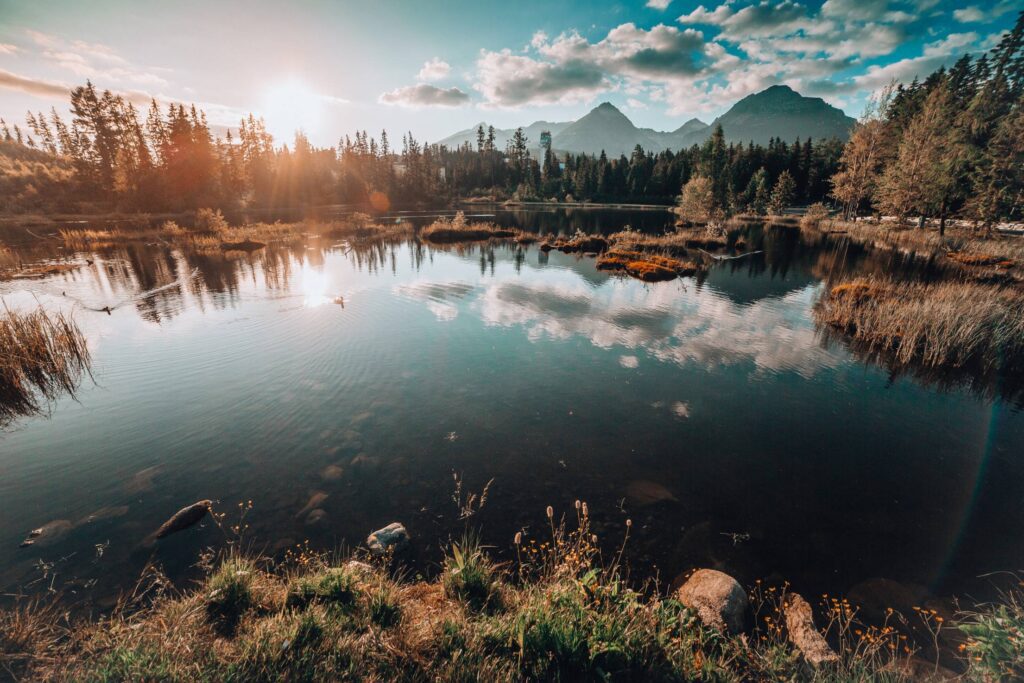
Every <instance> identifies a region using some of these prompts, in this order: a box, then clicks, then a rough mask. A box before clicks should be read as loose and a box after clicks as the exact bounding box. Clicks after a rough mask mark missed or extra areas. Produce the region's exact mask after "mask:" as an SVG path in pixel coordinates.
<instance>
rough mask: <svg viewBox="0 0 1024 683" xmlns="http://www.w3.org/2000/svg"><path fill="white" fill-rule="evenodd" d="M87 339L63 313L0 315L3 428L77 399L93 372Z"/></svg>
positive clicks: (7, 311)
mask: <svg viewBox="0 0 1024 683" xmlns="http://www.w3.org/2000/svg"><path fill="white" fill-rule="evenodd" d="M89 363H90V358H89V349H88V347H87V345H86V340H85V335H83V334H82V331H81V330H80V329H79V328H78V325H76V324H75V322H74V320H73V319H72V318H71V317H70V316H68V315H65V314H64V313H50V312H47V311H44V310H43V309H42V308H38V309H36V310H35V311H29V312H19V311H12V310H10V309H8V308H7V307H6V305H5V306H4V308H3V310H2V311H0V426H2V425H5V424H7V423H9V422H10V421H11V420H13V419H15V418H17V417H20V416H24V415H33V414H36V413H39V412H42V411H43V410H44V409H45V407H46V406H47V405H48V404H49V403H50V402H51V401H53V400H55V399H57V398H58V397H59V396H61V395H64V394H68V395H71V396H73V395H74V394H75V391H76V389H77V387H78V383H79V381H80V380H81V378H82V375H83V374H88V373H89Z"/></svg>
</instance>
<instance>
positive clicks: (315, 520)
mask: <svg viewBox="0 0 1024 683" xmlns="http://www.w3.org/2000/svg"><path fill="white" fill-rule="evenodd" d="M325 519H327V513H326V512H324V511H323V510H321V509H320V508H317V509H316V510H313V511H312V512H310V513H309V515H308V516H307V517H306V524H307V525H308V526H313V525H316V524H319V523H320V522H322V521H324V520H325Z"/></svg>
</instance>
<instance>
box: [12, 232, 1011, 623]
mask: <svg viewBox="0 0 1024 683" xmlns="http://www.w3.org/2000/svg"><path fill="white" fill-rule="evenodd" d="M658 213H659V217H658V218H652V219H651V220H653V221H660V220H663V219H664V216H663V215H662V214H661V213H660V212H658ZM501 220H503V221H505V222H518V223H520V224H524V222H525V227H533V226H532V225H530V224H529V223H530V221H535V220H536V217H535V216H534V217H532V218H531V217H530V216H529V215H525V216H523V217H521V218H516V217H514V216H513V217H509V216H508V215H503V217H502V219H501ZM557 220H559V221H562V224H561V225H559V226H558V227H559V228H560V229H562V230H563V231H564V230H566V229H571V223H567V222H565V217H564V216H562V217H559V218H558V219H557ZM609 220H610V219H609ZM627 220H628V219H627V218H623V219H622V222H626V221H627ZM600 227H601V228H602V229H605V231H611V230H612V229H617V226H615V225H613V224H610V223H609V224H607V225H602V226H600ZM618 227H621V224H620V225H619V226H618ZM745 239H746V240H747V241H748V244H749V245H750V246H749V248H751V249H762V250H763V252H762V253H761V254H757V255H754V256H750V257H747V258H744V259H739V260H734V261H725V262H721V263H717V264H716V265H715V266H714V267H713V268H712V269H711V271H710V272H709V273H707V274H706V275H705V276H702V277H701V278H700V279H699V280H695V279H693V278H688V279H683V280H677V281H674V282H669V283H663V284H656V285H645V284H643V283H640V282H637V281H634V280H629V279H621V278H618V277H613V276H609V275H608V274H607V273H603V272H600V271H598V270H596V268H595V267H594V262H593V260H592V259H588V258H579V257H577V256H576V255H567V254H561V253H559V252H551V253H550V254H544V253H542V252H540V251H538V250H537V249H536V248H528V249H520V248H517V247H514V246H511V245H509V246H495V247H479V246H467V247H465V248H461V249H449V250H439V249H432V248H428V247H426V246H423V245H420V244H418V243H416V242H414V241H406V242H398V243H394V244H388V245H379V246H376V247H372V248H368V249H364V248H355V247H354V246H353V245H350V244H348V243H345V242H343V241H341V242H339V241H332V240H319V239H311V240H310V241H309V243H308V244H306V245H303V246H301V247H298V248H283V247H273V246H272V247H270V248H268V249H266V250H263V251H260V252H257V253H255V254H252V255H241V254H235V255H234V257H230V258H225V257H224V256H223V255H221V254H194V253H185V252H182V251H179V250H177V249H173V248H170V247H168V246H164V245H144V244H132V245H128V246H125V247H118V248H112V249H107V250H102V251H100V252H96V253H90V254H80V255H79V258H81V259H83V260H82V261H81V263H82V265H81V267H80V268H79V269H77V270H75V271H73V272H70V273H67V274H64V275H60V276H56V277H52V278H49V279H46V280H40V281H31V282H25V281H22V282H18V283H13V282H7V283H0V294H2V295H3V297H4V300H5V301H6V302H8V304H9V305H11V306H26V305H33V304H34V300H38V301H40V302H41V303H43V304H44V305H46V306H54V307H65V308H76V317H77V319H78V321H79V323H80V324H81V326H82V327H83V328H84V330H85V331H86V333H87V335H88V337H89V342H90V347H91V349H92V352H93V356H94V368H93V372H94V375H95V384H86V385H85V386H83V388H82V390H81V391H80V393H79V395H78V396H77V401H76V400H71V399H65V400H61V401H59V402H58V403H57V404H56V405H54V406H53V409H52V414H51V415H50V416H49V417H38V418H31V419H24V420H21V421H19V422H18V423H16V424H15V425H14V426H13V427H11V428H9V429H8V430H7V431H6V432H3V433H0V501H2V502H0V511H2V514H0V548H2V549H3V551H2V552H0V588H2V589H3V590H4V591H12V590H15V589H17V588H18V587H25V586H28V587H29V588H28V590H33V589H39V588H41V587H44V586H49V585H52V586H54V587H55V588H58V589H64V590H67V591H73V592H74V593H73V594H74V595H75V596H78V597H83V596H84V597H96V598H97V600H99V601H100V602H101V603H102V602H103V600H104V599H107V598H108V597H109V596H110V595H112V594H113V593H114V592H116V591H117V590H119V589H123V588H127V587H129V586H130V585H131V584H132V582H133V581H134V579H135V578H137V577H138V576H139V573H140V571H141V570H142V569H143V567H144V566H145V565H146V564H147V563H148V562H151V561H152V562H156V563H158V564H159V565H161V566H162V567H163V568H164V569H165V570H166V571H167V572H168V573H169V574H170V575H171V576H172V578H177V579H182V578H184V577H187V576H188V575H189V573H190V569H189V568H190V567H191V566H192V565H193V564H194V563H195V562H196V560H197V558H198V555H199V553H200V552H201V551H202V550H203V549H204V548H205V547H208V546H214V547H218V546H220V545H222V544H223V543H224V541H225V537H226V534H225V532H224V531H222V530H221V529H219V528H218V527H217V526H216V525H214V524H212V523H209V522H207V523H206V524H204V525H203V526H202V527H200V528H197V529H191V530H188V531H185V532H182V533H179V534H177V535H174V536H171V537H169V538H168V539H166V540H164V541H160V542H159V543H158V544H157V545H156V546H154V547H147V544H145V543H143V540H144V539H145V537H146V536H147V535H148V534H150V533H151V532H152V531H153V530H155V529H156V528H157V527H158V526H159V525H160V523H162V522H163V521H164V520H165V519H167V518H168V517H169V516H170V515H171V514H173V513H174V512H175V511H176V510H177V509H179V508H181V507H182V506H184V505H186V504H189V503H191V502H194V501H196V500H199V499H203V498H211V499H215V500H218V501H220V503H219V505H218V509H220V510H223V511H226V512H227V513H228V514H227V520H228V522H231V521H233V520H235V519H237V518H238V507H237V506H238V504H239V502H240V501H250V500H251V501H252V505H253V508H252V510H251V512H249V513H248V515H247V517H246V519H245V524H248V525H249V528H248V530H247V532H246V534H245V536H246V538H247V542H248V543H250V544H252V545H253V546H255V547H256V548H259V549H267V550H271V551H273V552H275V553H278V554H281V553H283V552H284V551H285V550H286V549H288V548H295V546H296V544H302V543H304V542H306V541H308V542H309V545H310V546H312V547H314V548H318V549H324V548H335V547H341V546H345V545H349V546H352V545H358V544H360V543H361V542H362V541H363V539H364V538H365V536H366V534H367V533H368V532H370V531H372V530H373V529H376V528H379V527H382V526H384V525H385V524H387V523H389V522H392V521H395V520H399V521H402V522H403V523H404V524H405V525H406V526H407V527H408V528H409V530H410V532H411V533H412V534H413V536H414V537H415V539H416V548H417V555H416V563H417V564H416V567H417V570H418V571H422V572H430V571H431V569H432V567H434V566H436V564H435V563H436V562H437V561H438V560H439V559H440V554H439V551H438V547H439V544H440V543H441V541H443V540H444V539H447V538H448V537H449V536H457V535H459V534H461V532H462V531H463V530H464V529H465V528H466V526H467V525H469V526H471V527H473V528H481V529H482V530H483V537H484V540H485V542H487V543H489V544H491V545H493V546H495V548H496V552H498V553H499V554H504V556H506V557H508V556H509V554H510V550H511V539H512V536H513V535H514V534H515V532H516V531H517V530H520V529H525V530H526V532H527V535H528V537H529V536H530V535H533V536H534V537H537V538H541V537H542V536H543V532H544V529H545V528H546V519H545V517H544V508H545V506H547V505H549V504H550V505H553V506H554V507H555V509H556V511H558V514H563V513H564V514H567V515H572V514H573V513H572V504H573V501H574V500H575V499H583V500H586V501H588V503H589V507H590V510H591V513H592V516H593V517H594V519H595V528H596V530H597V533H598V534H599V537H600V539H601V545H602V546H603V547H604V548H605V549H606V550H607V551H609V552H614V551H616V550H617V549H618V547H619V544H620V542H621V539H622V534H623V532H624V530H625V525H624V522H625V520H626V519H627V518H630V519H632V520H633V522H634V524H633V527H632V530H631V532H630V538H629V541H628V543H627V546H626V556H627V558H628V559H629V562H630V564H631V565H632V566H633V568H634V572H635V573H636V574H637V575H638V576H647V575H655V574H657V575H660V576H661V577H662V578H663V579H665V580H671V578H672V577H674V576H676V575H677V574H679V573H681V572H683V571H685V570H687V569H690V568H692V567H695V566H713V567H718V568H720V569H723V570H726V571H730V572H732V573H734V574H735V575H736V576H737V577H738V578H740V579H741V580H743V581H753V580H754V579H755V578H785V579H788V580H789V581H790V582H791V583H792V584H793V585H794V587H796V589H797V590H801V591H809V592H811V593H815V592H819V591H829V592H833V593H842V592H845V591H847V590H848V589H849V588H850V587H851V586H853V585H855V584H857V583H859V582H861V581H863V580H865V579H868V578H871V577H878V576H882V577H887V578H891V579H896V580H899V581H903V582H909V583H916V584H923V585H925V586H928V587H929V588H930V589H931V590H933V591H935V592H937V593H943V594H945V593H951V592H958V593H959V592H963V591H970V592H983V591H984V586H985V585H986V583H987V580H985V579H977V578H976V577H978V576H979V575H981V574H984V573H986V572H991V571H997V570H1006V569H1011V570H1012V569H1016V568H1019V567H1021V566H1022V565H1024V542H1022V541H1021V540H1020V539H1021V538H1022V537H1024V535H1022V532H1024V507H1022V505H1021V497H1020V491H1021V490H1024V489H1022V484H1024V463H1022V462H1021V460H1020V454H1021V451H1022V445H1024V417H1022V415H1021V413H1020V412H1019V410H1017V409H1015V408H1014V406H1013V405H1012V404H1008V403H1006V402H1004V401H1003V400H1002V399H1000V398H998V396H999V395H1000V392H998V391H984V390H979V388H978V387H977V386H975V387H973V388H971V387H967V386H956V385H954V386H950V384H949V382H943V383H936V382H933V381H929V380H926V379H924V378H922V377H910V376H899V375H896V374H892V373H889V372H888V371H886V370H885V369H884V368H882V367H880V366H878V365H875V364H873V363H870V362H866V361H865V360H863V359H860V358H858V357H857V356H856V355H854V354H853V353H851V351H850V350H849V349H848V348H847V347H846V345H845V344H844V343H843V342H842V341H841V340H830V339H828V338H827V337H826V336H824V335H823V334H822V333H821V331H819V330H816V329H815V325H814V321H813V318H812V316H811V307H812V305H813V302H814V300H815V297H816V295H817V293H818V292H819V290H820V288H821V287H822V286H823V285H822V282H823V280H827V279H829V278H833V277H838V276H839V275H841V274H843V273H850V272H864V273H868V272H878V271H880V270H882V269H888V270H893V269H895V270H896V271H898V272H900V273H902V274H903V275H905V276H906V277H908V278H928V277H935V276H937V274H936V272H935V271H934V267H933V266H932V265H930V264H929V263H927V262H921V261H915V260H910V259H909V258H908V257H905V256H900V255H898V254H872V253H869V252H866V251H864V250H863V249H861V248H858V247H855V246H851V245H840V246H837V245H835V244H828V243H822V242H818V243H808V242H804V241H801V238H800V237H799V235H798V234H797V233H796V231H791V230H785V229H773V230H766V229H764V228H762V227H760V226H752V227H750V228H748V229H747V231H746V237H745ZM55 244H56V242H52V243H48V242H43V243H37V244H26V245H22V246H21V247H19V248H20V249H21V250H22V251H23V252H24V253H25V254H31V255H33V256H38V254H40V253H45V252H52V251H54V249H56V247H55V246H54V245H55ZM85 258H88V259H89V260H91V261H92V263H91V264H89V263H86V262H85V261H84V259H85ZM153 290H156V291H153ZM150 291H152V293H151V294H148V295H143V296H139V293H140V292H150ZM339 297H340V301H342V302H343V303H336V301H338V300H339V299H338V298H339ZM106 305H109V306H111V307H113V308H114V310H113V313H112V314H111V315H107V314H105V313H98V312H93V311H90V310H87V308H86V307H91V308H101V307H103V306H106ZM453 472H456V473H459V474H460V475H461V477H462V479H463V490H464V493H465V492H468V491H473V492H479V491H480V490H481V489H482V488H483V486H484V485H485V484H486V483H487V482H488V481H489V480H491V479H493V484H492V485H491V487H490V489H489V497H488V500H487V503H486V505H485V506H484V508H483V510H482V511H481V512H480V513H479V514H478V515H477V516H475V517H473V518H472V519H471V520H469V521H468V522H467V521H466V520H460V519H459V514H458V510H457V507H456V505H455V503H454V502H453V500H452V494H453V491H454V484H453V477H452V474H453ZM655 485H657V486H655ZM320 494H324V495H320ZM314 496H316V499H315V500H314V501H313V502H314V505H309V503H310V502H311V499H312V498H313V497H314ZM659 499H660V500H659ZM313 509H316V510H322V511H323V513H317V514H314V515H312V516H311V515H310V512H311V510H313ZM90 515H92V516H93V517H92V518H90ZM55 520H56V521H58V523H57V524H56V525H54V526H53V529H54V530H55V531H54V533H53V534H52V535H49V536H47V535H44V537H42V538H41V539H40V541H39V542H38V543H37V544H36V545H34V546H32V547H30V548H24V549H19V548H18V544H19V543H20V541H21V540H22V539H23V538H24V537H25V534H26V533H27V532H28V530H30V529H33V528H36V527H40V526H42V525H44V524H46V523H48V522H51V521H55ZM61 520H66V521H61ZM40 562H42V564H40ZM33 587H34V588H33Z"/></svg>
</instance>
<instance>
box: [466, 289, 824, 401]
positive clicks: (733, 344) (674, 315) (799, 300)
mask: <svg viewBox="0 0 1024 683" xmlns="http://www.w3.org/2000/svg"><path fill="white" fill-rule="evenodd" d="M814 294H815V288H813V287H808V288H805V289H802V290H798V291H794V292H791V293H789V294H787V295H785V296H784V297H782V298H778V299H775V298H773V299H762V300H760V301H756V302H753V303H751V304H747V305H739V304H736V303H733V302H732V301H730V300H729V299H728V298H726V297H725V296H722V295H721V294H719V293H717V292H715V291H714V290H713V289H710V288H702V289H699V290H698V289H696V288H688V289H686V290H683V291H680V290H679V288H677V287H672V286H660V287H652V288H644V287H638V286H636V283H632V282H629V281H615V282H610V283H609V284H608V285H606V286H605V287H602V288H600V289H598V290H595V289H593V288H592V287H590V286H588V285H585V284H583V283H580V282H537V281H533V282H526V281H523V282H504V283H499V284H494V285H490V286H488V287H487V288H486V289H485V290H484V291H483V293H481V294H480V296H479V298H478V299H477V300H476V301H474V302H473V305H472V308H473V309H475V310H477V311H478V312H479V314H480V317H481V318H482V319H483V321H484V324H486V325H493V326H498V327H519V328H522V329H523V330H524V331H525V333H526V335H527V337H528V338H529V339H531V340H539V339H545V338H549V339H572V338H574V337H579V338H583V339H586V340H587V341H589V342H590V343H591V344H593V345H594V346H597V347H599V348H605V349H611V348H613V347H616V346H619V347H622V348H623V349H627V350H629V351H631V352H632V353H628V354H625V355H622V356H620V357H619V363H620V365H622V366H623V367H633V358H634V357H635V356H637V355H638V354H637V353H636V352H637V351H644V352H645V353H646V355H647V357H650V358H653V359H656V360H659V361H662V362H665V363H675V364H679V365H688V364H697V365H699V366H704V367H715V366H731V365H738V364H741V363H752V364H753V365H754V367H756V368H757V370H756V372H775V371H792V372H796V373H798V374H800V375H801V376H803V377H812V376H814V375H815V374H817V373H818V372H820V371H822V370H824V369H826V368H834V367H838V366H840V365H842V363H843V361H842V356H841V354H834V353H833V352H831V351H830V350H828V349H825V348H823V347H822V345H821V344H820V343H819V340H818V336H817V333H816V332H815V328H814V322H813V321H812V320H810V319H806V318H804V319H800V318H799V317H797V316H794V315H793V314H792V311H793V310H794V309H803V308H805V307H806V306H808V305H809V303H810V301H811V299H812V298H813V296H814ZM637 365H639V360H638V359H637ZM673 412H675V413H676V414H677V415H679V416H680V417H685V416H686V414H688V413H689V406H688V405H687V404H685V403H684V404H682V406H681V407H680V406H676V405H673ZM684 413H685V414H684Z"/></svg>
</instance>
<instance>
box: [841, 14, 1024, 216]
mask: <svg viewBox="0 0 1024 683" xmlns="http://www.w3.org/2000/svg"><path fill="white" fill-rule="evenodd" d="M832 184H833V195H834V197H835V199H836V200H837V201H838V202H839V203H840V205H841V207H842V211H843V214H844V215H845V217H847V218H854V219H855V218H856V217H857V216H858V215H863V214H865V213H874V214H882V215H888V216H895V217H896V218H897V219H899V220H901V221H902V220H904V219H906V218H908V217H917V219H918V222H919V224H920V225H923V224H924V221H925V220H926V219H929V218H937V219H938V220H939V223H940V229H944V228H945V225H946V221H947V219H949V218H962V219H966V220H969V221H972V222H974V223H975V224H977V225H981V226H985V227H991V226H992V225H994V224H995V223H998V222H1000V221H1020V220H1024V12H1021V14H1020V15H1019V16H1018V19H1017V22H1016V24H1015V26H1014V28H1013V29H1012V30H1011V31H1010V32H1009V33H1007V34H1005V35H1004V36H1003V38H1002V39H1001V40H1000V42H999V44H998V45H996V47H994V48H993V49H992V50H991V51H989V52H988V53H986V54H982V55H981V56H980V57H978V58H977V59H973V58H972V57H971V56H970V55H965V56H964V57H962V58H961V59H960V60H959V61H957V62H956V64H954V65H953V67H952V68H950V69H948V70H947V69H945V68H940V69H939V70H937V71H935V72H934V73H932V74H931V75H930V76H928V77H927V78H926V79H925V80H924V81H918V80H917V79H916V78H915V79H914V81H913V82H912V83H910V84H909V85H903V84H900V85H898V86H895V87H890V88H888V89H886V90H885V91H884V92H883V93H882V94H881V95H880V96H879V97H878V98H877V99H876V100H875V101H874V102H873V103H872V105H871V106H870V107H869V108H868V110H867V112H866V113H865V115H864V117H863V118H862V119H861V120H860V121H859V122H858V124H857V126H856V127H855V129H854V131H853V133H852V135H851V137H850V140H849V142H848V143H847V144H846V147H845V148H844V150H843V154H842V157H841V159H840V170H839V172H838V173H837V174H836V176H835V177H834V178H833V179H832Z"/></svg>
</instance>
